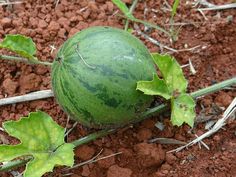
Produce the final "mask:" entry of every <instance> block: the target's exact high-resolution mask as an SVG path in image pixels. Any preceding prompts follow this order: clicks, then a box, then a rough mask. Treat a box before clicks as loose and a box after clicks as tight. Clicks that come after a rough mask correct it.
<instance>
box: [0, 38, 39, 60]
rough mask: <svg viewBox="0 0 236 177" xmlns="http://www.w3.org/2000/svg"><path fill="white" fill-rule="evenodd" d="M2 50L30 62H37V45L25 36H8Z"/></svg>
mask: <svg viewBox="0 0 236 177" xmlns="http://www.w3.org/2000/svg"><path fill="white" fill-rule="evenodd" d="M0 48H5V49H8V50H10V51H12V52H15V53H17V54H18V55H20V56H22V57H25V58H27V59H30V60H37V58H36V57H34V55H35V54H36V46H35V43H34V42H33V40H32V39H31V38H29V37H26V36H23V35H19V34H16V35H11V34H9V35H6V37H5V38H4V40H3V41H2V42H1V43H0Z"/></svg>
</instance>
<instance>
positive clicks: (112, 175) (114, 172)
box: [107, 165, 132, 177]
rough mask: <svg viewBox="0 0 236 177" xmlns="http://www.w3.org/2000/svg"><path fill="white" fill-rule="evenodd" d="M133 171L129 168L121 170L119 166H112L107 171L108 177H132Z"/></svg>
mask: <svg viewBox="0 0 236 177" xmlns="http://www.w3.org/2000/svg"><path fill="white" fill-rule="evenodd" d="M131 175H132V170H130V169H129V168H121V167H119V166H118V165H113V166H111V167H110V168H109V169H108V171H107V177H121V176H122V177H131Z"/></svg>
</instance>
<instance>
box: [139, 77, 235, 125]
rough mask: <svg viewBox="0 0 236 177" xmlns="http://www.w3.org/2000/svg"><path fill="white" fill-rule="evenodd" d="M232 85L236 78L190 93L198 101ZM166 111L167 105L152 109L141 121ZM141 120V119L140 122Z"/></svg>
mask: <svg viewBox="0 0 236 177" xmlns="http://www.w3.org/2000/svg"><path fill="white" fill-rule="evenodd" d="M232 85H236V77H234V78H232V79H228V80H225V81H222V82H219V83H217V84H214V85H211V86H209V87H206V88H203V89H200V90H198V91H195V92H192V93H190V95H191V96H192V97H193V98H194V99H196V98H199V97H201V96H204V95H208V94H210V93H213V92H217V91H219V90H222V89H223V88H225V87H229V86H232ZM166 109H167V105H165V104H161V105H159V106H157V107H154V108H150V109H149V110H147V111H146V112H144V113H143V115H142V117H141V118H140V119H141V120H142V119H146V118H147V117H148V116H151V115H153V114H156V113H161V112H163V111H165V110H166ZM140 119H139V121H140Z"/></svg>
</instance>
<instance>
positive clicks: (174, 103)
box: [171, 94, 195, 127]
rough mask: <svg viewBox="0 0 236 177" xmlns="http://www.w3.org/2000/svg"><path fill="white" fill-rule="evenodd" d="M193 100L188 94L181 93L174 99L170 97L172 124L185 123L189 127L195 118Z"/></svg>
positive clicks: (179, 124)
mask: <svg viewBox="0 0 236 177" xmlns="http://www.w3.org/2000/svg"><path fill="white" fill-rule="evenodd" d="M194 108H195V102H194V100H193V98H192V97H191V96H190V95H188V94H181V95H180V96H179V97H177V98H176V99H174V98H172V99H171V110H172V112H171V122H172V124H173V125H177V126H181V125H182V124H183V123H187V124H188V125H190V126H191V127H193V124H194V118H195V111H194Z"/></svg>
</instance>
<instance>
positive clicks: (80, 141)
mask: <svg viewBox="0 0 236 177" xmlns="http://www.w3.org/2000/svg"><path fill="white" fill-rule="evenodd" d="M232 85H236V77H234V78H232V79H228V80H225V81H223V82H220V83H217V84H214V85H212V86H209V87H206V88H204V89H200V90H198V91H195V92H192V93H191V96H192V97H193V98H194V99H196V98H198V97H201V96H204V95H207V94H210V93H213V92H216V91H219V90H221V89H223V88H225V87H229V86H232ZM167 108H168V107H167V105H165V104H161V105H159V106H157V107H154V108H150V109H149V110H147V111H146V112H144V113H143V115H142V116H141V117H140V118H139V119H138V121H141V120H143V119H146V118H148V117H150V116H151V115H153V114H159V113H161V112H163V111H165V110H167ZM138 121H137V122H138ZM116 130H117V129H107V130H100V131H98V132H95V133H92V134H89V135H87V136H85V137H83V138H80V139H78V140H75V141H73V142H71V143H72V144H74V145H75V146H76V147H77V146H80V145H82V144H86V143H89V142H91V141H93V140H96V139H98V138H101V137H104V136H106V135H109V134H111V133H113V132H115V131H116ZM30 159H31V158H27V159H24V160H15V161H11V162H8V163H6V164H4V165H2V166H0V172H3V171H8V170H11V169H13V168H17V167H20V166H23V165H25V164H26V163H27V162H28V161H29V160H30Z"/></svg>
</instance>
